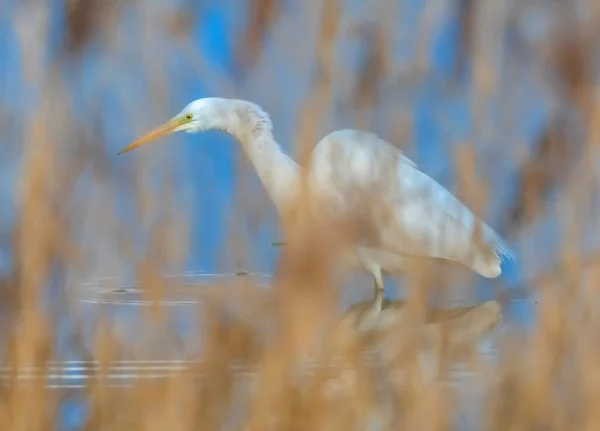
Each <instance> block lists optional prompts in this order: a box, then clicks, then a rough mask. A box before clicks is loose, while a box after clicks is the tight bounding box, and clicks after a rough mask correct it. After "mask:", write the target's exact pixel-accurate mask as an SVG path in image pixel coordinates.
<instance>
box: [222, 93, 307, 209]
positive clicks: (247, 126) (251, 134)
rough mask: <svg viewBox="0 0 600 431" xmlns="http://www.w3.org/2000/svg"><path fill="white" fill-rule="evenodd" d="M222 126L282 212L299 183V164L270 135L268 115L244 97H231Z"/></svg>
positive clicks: (271, 134)
mask: <svg viewBox="0 0 600 431" xmlns="http://www.w3.org/2000/svg"><path fill="white" fill-rule="evenodd" d="M232 102H233V103H232V105H231V106H232V110H231V111H230V112H229V115H227V117H228V120H229V121H227V123H228V125H227V127H225V128H224V130H225V131H226V132H228V133H230V134H231V135H233V136H234V137H235V138H236V139H237V140H238V141H239V142H240V144H241V146H242V148H243V150H244V152H245V153H246V155H247V156H248V158H249V159H250V161H251V162H252V165H253V166H254V169H255V170H256V173H257V174H258V177H259V178H260V181H261V182H262V184H263V187H264V188H265V190H266V192H267V194H268V195H269V198H270V199H271V201H272V202H273V204H274V205H275V207H276V208H277V211H278V212H279V213H280V214H282V212H283V211H285V209H286V207H287V206H288V204H289V203H290V202H291V200H292V199H293V197H294V196H295V194H296V193H297V189H298V187H299V184H298V183H299V175H300V174H299V167H298V165H297V164H296V162H295V161H294V160H292V159H291V158H290V157H289V156H288V155H286V154H285V153H284V152H283V150H282V149H281V147H280V146H279V144H278V143H277V142H276V141H275V139H274V138H273V133H272V131H271V130H272V124H271V120H270V119H269V117H268V115H267V114H266V113H264V112H263V111H262V109H260V107H258V106H257V105H254V104H252V103H250V102H246V101H232Z"/></svg>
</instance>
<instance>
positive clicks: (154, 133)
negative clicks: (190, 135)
mask: <svg viewBox="0 0 600 431" xmlns="http://www.w3.org/2000/svg"><path fill="white" fill-rule="evenodd" d="M180 125H181V123H180V122H179V121H174V120H171V121H169V122H168V123H166V124H163V125H162V126H158V127H157V128H156V129H154V130H151V131H150V132H148V133H146V134H145V135H144V136H142V137H141V138H139V139H137V140H135V141H134V142H133V143H132V144H130V145H129V146H127V147H125V148H123V149H122V150H121V151H119V152H118V153H117V155H120V154H123V153H127V152H129V151H131V150H135V149H136V148H139V147H141V146H142V145H146V144H148V143H150V142H152V141H156V140H157V139H160V138H162V137H164V136H167V135H170V134H171V133H173V132H175V130H176V129H177V127H179V126H180Z"/></svg>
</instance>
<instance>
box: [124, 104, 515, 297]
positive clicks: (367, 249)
mask: <svg viewBox="0 0 600 431" xmlns="http://www.w3.org/2000/svg"><path fill="white" fill-rule="evenodd" d="M206 130H222V131H225V132H227V133H229V134H231V135H233V136H234V137H235V138H236V139H237V140H238V141H239V142H240V144H241V146H242V148H243V150H244V151H245V153H246V155H247V156H248V158H249V159H250V161H251V162H252V164H253V165H254V168H255V169H256V172H257V174H258V176H259V178H260V180H261V182H262V184H263V186H264V188H265V190H266V192H267V194H268V195H269V197H270V199H271V200H272V201H273V203H274V205H275V207H276V208H277V210H278V212H279V213H280V214H281V213H282V212H283V211H285V209H286V207H287V205H288V204H290V203H291V201H292V199H293V198H294V196H295V194H296V193H297V192H298V190H299V186H300V184H299V183H300V167H299V166H298V165H297V164H296V163H295V162H294V161H293V160H292V159H291V158H290V157H288V156H287V155H286V154H284V153H283V151H282V149H281V147H280V146H279V145H278V144H277V142H276V141H275V140H274V138H273V133H272V123H271V120H270V118H269V116H268V115H267V114H266V113H265V112H264V111H263V110H262V109H261V108H260V107H259V106H257V105H255V104H253V103H250V102H247V101H244V100H234V99H222V98H204V99H198V100H196V101H194V102H192V103H190V104H189V105H187V106H186V107H185V108H184V109H183V110H182V111H181V113H179V114H178V115H177V116H175V117H174V118H173V119H171V120H170V121H169V122H168V123H166V124H165V125H163V126H160V127H158V128H157V129H155V130H153V131H151V132H150V133H148V134H147V135H145V136H144V137H142V138H140V139H138V140H137V141H135V142H134V143H132V144H131V145H129V146H128V147H126V148H125V149H123V150H122V151H121V152H120V153H119V154H122V153H124V152H127V151H130V150H132V149H134V148H137V147H140V146H142V145H144V144H146V143H148V142H150V141H152V140H155V139H157V138H160V137H162V136H165V135H167V134H169V133H173V132H176V131H185V132H188V133H197V132H201V131H206ZM308 183H309V186H310V190H311V192H313V193H315V195H316V196H317V197H318V201H319V202H320V203H321V204H322V205H325V207H326V208H327V209H328V210H330V212H331V214H337V215H340V216H346V215H352V214H353V213H354V212H356V211H362V213H361V219H360V220H361V223H362V226H361V230H360V232H361V233H360V234H359V236H358V238H357V244H356V247H355V248H354V249H353V250H351V251H350V252H348V253H347V255H345V258H344V259H343V260H344V261H345V263H346V264H347V265H349V266H351V267H353V268H355V269H360V270H366V271H367V272H369V273H370V274H372V275H373V277H374V279H375V285H376V287H377V288H378V291H379V292H381V291H382V290H383V281H382V273H387V274H398V273H402V272H404V271H405V270H406V269H407V268H408V265H411V263H412V262H414V261H413V259H417V258H440V259H445V260H450V261H455V262H460V263H462V264H463V265H465V266H467V267H469V268H471V269H472V270H473V271H475V272H477V273H478V274H480V275H481V276H483V277H486V278H495V277H498V276H499V275H500V273H501V272H502V270H501V266H500V264H501V257H502V256H510V251H509V249H508V248H507V247H506V246H505V245H504V244H503V242H502V240H501V238H500V237H499V236H498V235H497V234H496V233H495V232H494V231H493V230H492V229H491V228H490V227H489V226H487V225H485V224H483V223H481V226H480V229H481V231H480V232H481V235H480V240H477V241H475V238H474V235H473V231H474V229H475V227H476V224H477V223H479V221H478V220H477V218H476V217H475V216H474V215H473V213H472V212H471V211H469V210H468V209H467V208H466V207H465V206H464V205H463V204H462V203H461V202H459V201H458V199H456V198H455V197H454V196H452V194H450V192H448V191H447V190H446V189H445V188H444V187H442V186H441V185H440V184H439V183H437V182H436V181H434V180H433V179H431V178H430V177H428V176H427V175H425V174H424V173H422V172H421V171H420V170H419V169H418V168H417V165H416V164H415V163H414V162H412V161H411V160H410V159H408V158H407V157H406V156H404V155H403V154H402V152H401V151H399V150H398V149H397V148H395V147H394V146H392V145H391V144H390V143H388V142H386V141H384V140H383V139H380V138H378V137H377V136H376V135H374V134H372V133H368V132H364V131H360V130H341V131H335V132H332V133H330V134H329V135H327V136H326V137H324V138H323V139H322V140H321V141H320V142H319V143H318V144H317V146H316V148H315V150H314V151H313V154H312V163H311V165H310V167H309V173H308ZM365 208H367V209H369V210H366V211H365ZM379 296H380V295H379Z"/></svg>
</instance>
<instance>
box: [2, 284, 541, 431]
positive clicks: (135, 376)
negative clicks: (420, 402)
mask: <svg viewBox="0 0 600 431" xmlns="http://www.w3.org/2000/svg"><path fill="white" fill-rule="evenodd" d="M174 277H177V282H178V285H176V287H172V288H169V290H168V292H167V293H165V295H164V299H163V300H162V301H161V302H162V305H163V306H164V310H165V316H166V317H165V320H164V321H165V322H167V323H168V328H169V329H168V331H165V332H164V333H162V334H161V333H158V334H157V332H155V331H148V330H146V331H140V326H139V325H141V324H144V325H147V323H140V322H143V321H144V320H143V319H140V317H142V316H143V314H144V313H146V312H148V311H149V310H150V309H151V308H152V307H151V306H152V304H153V303H152V300H151V298H148V297H147V295H145V294H144V292H142V291H141V290H140V288H139V287H138V286H137V285H135V284H131V285H128V286H122V285H119V284H118V283H117V282H116V281H115V280H114V279H109V278H104V279H94V280H90V281H88V282H85V283H81V284H79V285H77V286H73V287H71V288H70V290H69V291H70V294H69V296H70V299H71V303H72V306H73V308H72V309H73V310H74V312H73V321H72V322H71V324H73V325H78V326H77V327H78V329H79V330H81V332H82V333H83V334H84V337H83V338H84V343H86V344H87V345H86V348H88V349H90V350H92V344H93V337H92V333H93V322H95V321H97V318H98V317H99V316H101V315H103V316H110V317H111V320H112V323H113V324H114V325H116V326H117V327H119V328H122V331H119V333H120V334H121V333H122V335H123V337H124V340H125V341H126V342H127V340H131V342H132V343H135V342H137V341H139V340H140V336H141V334H142V333H143V332H146V333H147V332H151V333H152V334H151V335H152V337H153V338H154V340H153V341H154V343H152V344H154V345H155V346H156V344H159V345H160V349H158V350H156V349H154V350H153V349H152V348H150V349H149V350H147V351H145V352H146V356H144V357H143V358H144V359H139V357H138V358H137V359H131V360H126V359H124V360H121V361H118V362H115V363H113V364H112V366H111V368H110V371H109V375H108V383H109V385H110V386H113V387H124V386H127V385H128V384H130V383H131V382H132V381H136V380H137V381H139V380H141V379H160V378H163V377H166V376H168V375H169V374H171V373H176V372H178V371H181V370H184V369H186V368H187V367H189V366H190V365H193V364H194V362H193V361H190V360H188V359H187V358H190V357H197V353H198V351H199V350H198V349H199V346H200V345H201V337H199V336H198V332H199V331H197V330H195V328H198V326H199V325H200V323H201V320H200V319H201V317H202V314H203V313H202V306H203V305H204V303H205V301H206V300H207V299H210V296H211V295H215V292H217V290H216V288H211V287H209V286H211V285H212V286H214V285H217V286H218V289H219V290H220V293H221V294H225V295H227V294H229V293H228V291H230V292H234V291H235V289H238V291H239V290H240V289H243V287H244V286H247V285H249V284H251V285H252V286H255V287H256V288H257V289H262V288H264V289H265V290H266V289H268V288H269V284H270V282H271V278H272V275H271V274H264V273H258V274H257V273H252V274H244V275H236V274H220V275H216V274H205V273H187V274H185V275H184V276H183V277H182V276H174ZM248 281H250V282H251V283H248ZM238 291H235V292H236V293H234V295H239V293H237V292H238ZM349 292H350V293H349V294H346V295H344V296H343V297H342V302H343V305H342V307H347V306H349V305H350V304H352V303H353V302H357V301H359V300H365V299H366V297H367V296H368V295H370V294H371V290H370V289H362V290H360V289H359V291H357V290H356V289H350V290H349ZM361 296H362V298H360V297H361ZM241 302H242V303H244V304H246V303H247V301H246V299H242V301H241ZM460 305H464V304H460ZM534 307H535V301H533V300H531V299H526V298H522V299H515V300H512V301H509V302H508V303H507V304H506V305H505V307H504V308H503V311H502V318H503V320H502V322H501V323H500V325H498V327H497V328H496V329H495V330H494V331H493V332H492V334H490V335H488V336H486V337H485V338H484V339H483V340H481V343H480V346H479V348H480V349H479V350H480V352H481V354H482V356H483V357H486V358H491V359H493V358H494V357H495V355H496V335H497V334H499V333H500V332H502V331H503V330H504V328H505V327H506V325H509V324H512V325H517V326H520V327H523V328H526V327H529V326H530V325H531V323H532V322H533V319H534V316H535V309H534ZM135 322H137V323H135ZM169 331H171V332H169ZM173 331H174V332H176V333H177V335H178V336H179V337H180V339H179V341H178V345H177V348H173V349H171V348H169V346H168V345H165V344H164V343H168V342H170V341H171V340H170V338H172V337H171V336H172V334H173ZM169 334H171V336H170V335H169ZM161 336H162V337H164V338H163V339H160V337H161ZM162 340H164V342H163V341H162ZM63 341H64V340H63ZM173 352H175V353H173ZM231 368H232V371H234V372H235V373H236V374H239V375H242V374H245V375H251V374H252V370H249V369H248V368H247V367H245V366H244V365H243V364H236V363H232V364H231ZM97 369H98V364H97V363H95V362H91V361H86V360H84V358H82V357H81V356H79V357H78V356H77V355H76V354H73V356H69V355H66V356H65V357H64V358H61V360H60V361H55V362H53V363H51V364H50V368H49V371H48V375H47V384H48V386H50V387H52V388H54V389H56V390H60V391H61V392H62V393H63V394H64V398H63V402H62V404H61V407H60V420H61V424H60V429H64V430H76V429H79V428H80V426H81V425H82V424H83V423H84V421H85V418H86V414H87V404H86V401H85V398H84V397H82V396H81V394H82V389H84V388H85V387H86V386H87V385H88V384H89V382H90V380H91V379H93V374H94V372H95V371H96V370H97ZM6 372H7V370H6V368H1V369H0V374H3V373H4V374H5V373H6ZM471 374H472V373H471V372H470V371H468V370H467V369H466V368H465V367H464V366H461V365H459V364H457V366H456V367H455V368H454V369H453V370H452V377H451V379H452V381H451V382H449V383H450V384H460V383H461V382H463V381H466V380H468V379H469V377H470V376H471ZM199 377H201V376H199ZM19 378H20V379H22V381H27V380H30V379H35V378H40V375H39V372H37V371H36V370H35V369H22V370H20V372H19ZM461 428H462V427H461Z"/></svg>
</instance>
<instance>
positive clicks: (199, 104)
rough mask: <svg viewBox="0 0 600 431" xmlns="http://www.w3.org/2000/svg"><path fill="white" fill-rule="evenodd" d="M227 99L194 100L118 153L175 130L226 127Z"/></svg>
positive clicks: (207, 98)
mask: <svg viewBox="0 0 600 431" xmlns="http://www.w3.org/2000/svg"><path fill="white" fill-rule="evenodd" d="M228 105H229V101H228V99H221V98H217V97H206V98H203V99H198V100H194V101H193V102H191V103H190V104H188V105H187V106H186V107H185V108H183V110H182V111H181V112H180V113H179V114H177V115H176V116H175V117H173V118H172V119H170V120H169V121H167V122H166V123H165V124H163V125H161V126H158V127H157V128H155V129H154V130H151V131H150V132H148V133H147V134H145V135H144V136H142V137H141V138H139V139H137V140H135V141H134V142H133V143H132V144H131V145H129V146H127V147H125V148H124V149H122V150H121V151H119V153H118V154H123V153H126V152H128V151H131V150H134V149H136V148H139V147H141V146H142V145H146V144H148V143H150V142H152V141H155V140H157V139H159V138H162V137H164V136H167V135H170V134H171V133H175V132H187V133H198V132H201V131H203V130H210V129H218V130H226V129H227V121H228V118H227V112H228V110H227V107H228Z"/></svg>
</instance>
